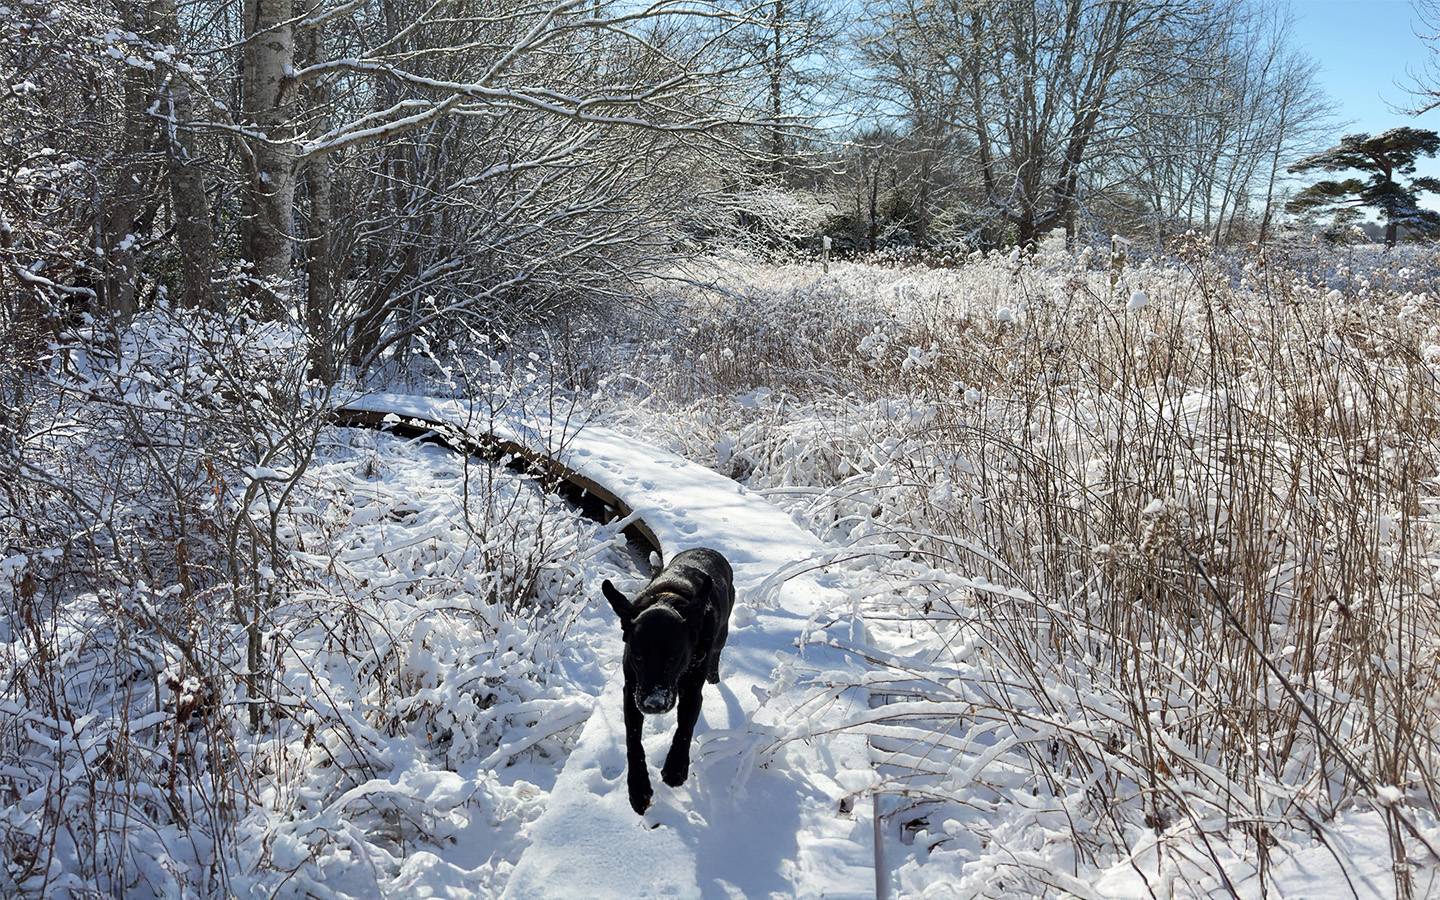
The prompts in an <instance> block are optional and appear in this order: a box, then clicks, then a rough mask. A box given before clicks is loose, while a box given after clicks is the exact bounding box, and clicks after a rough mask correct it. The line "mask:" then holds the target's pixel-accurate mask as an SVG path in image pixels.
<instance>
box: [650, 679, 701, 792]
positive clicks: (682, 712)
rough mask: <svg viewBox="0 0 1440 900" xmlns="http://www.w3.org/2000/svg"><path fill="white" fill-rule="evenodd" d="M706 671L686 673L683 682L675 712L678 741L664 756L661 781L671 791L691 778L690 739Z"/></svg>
mask: <svg viewBox="0 0 1440 900" xmlns="http://www.w3.org/2000/svg"><path fill="white" fill-rule="evenodd" d="M705 673H706V668H705V667H703V666H702V667H699V668H696V669H695V670H694V671H691V672H687V673H685V675H684V677H683V678H681V679H680V706H679V709H678V710H677V711H676V714H675V719H676V725H675V740H674V741H672V742H671V744H670V752H669V753H667V754H665V767H664V768H663V769H661V770H660V778H661V779H662V780H663V781H664V782H665V783H666V784H668V785H670V786H671V787H679V786H680V785H682V784H684V783H685V779H686V778H689V777H690V739H691V738H693V737H694V736H695V723H696V721H698V720H699V718H700V699H701V697H700V689H701V688H702V687H704V686H705Z"/></svg>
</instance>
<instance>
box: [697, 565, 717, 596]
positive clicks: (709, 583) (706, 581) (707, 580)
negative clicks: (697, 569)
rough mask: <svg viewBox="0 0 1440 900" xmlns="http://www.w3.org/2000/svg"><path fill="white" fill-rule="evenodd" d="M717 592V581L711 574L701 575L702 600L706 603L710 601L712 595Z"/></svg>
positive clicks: (704, 573)
mask: <svg viewBox="0 0 1440 900" xmlns="http://www.w3.org/2000/svg"><path fill="white" fill-rule="evenodd" d="M714 590H715V579H713V578H711V577H710V573H709V572H701V573H700V599H701V600H704V601H706V602H709V600H710V594H711V592H712V591H714Z"/></svg>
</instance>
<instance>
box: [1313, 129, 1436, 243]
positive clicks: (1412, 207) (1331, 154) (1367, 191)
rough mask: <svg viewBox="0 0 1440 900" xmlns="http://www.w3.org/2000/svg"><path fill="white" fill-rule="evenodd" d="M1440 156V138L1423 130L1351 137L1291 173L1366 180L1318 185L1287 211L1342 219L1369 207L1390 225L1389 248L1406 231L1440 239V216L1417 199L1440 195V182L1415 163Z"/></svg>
mask: <svg viewBox="0 0 1440 900" xmlns="http://www.w3.org/2000/svg"><path fill="white" fill-rule="evenodd" d="M1437 151H1440V134H1436V133H1435V132H1433V131H1426V130H1423V129H1419V128H1392V129H1390V130H1389V131H1387V132H1385V133H1383V134H1379V135H1376V136H1375V137H1371V136H1370V135H1368V134H1347V135H1346V136H1344V137H1342V138H1341V139H1340V143H1339V145H1338V146H1335V147H1331V148H1330V149H1328V150H1322V151H1321V152H1319V153H1316V154H1314V155H1313V156H1307V157H1306V158H1304V159H1302V160H1300V161H1299V162H1297V163H1295V164H1294V165H1292V166H1291V167H1290V171H1291V172H1295V173H1301V172H1314V171H1321V172H1345V171H1351V170H1353V171H1358V172H1363V173H1365V175H1366V176H1367V177H1364V178H1345V179H1342V180H1330V179H1327V180H1325V181H1317V182H1316V183H1315V184H1312V185H1310V186H1309V187H1307V188H1305V189H1304V190H1303V191H1301V192H1300V193H1299V194H1297V195H1295V198H1294V199H1292V200H1291V201H1290V203H1289V204H1288V205H1287V209H1289V210H1290V211H1291V212H1296V213H1306V212H1321V211H1326V210H1333V211H1335V212H1336V213H1337V214H1341V213H1344V212H1347V211H1349V210H1353V209H1356V208H1358V207H1364V206H1368V207H1371V208H1373V209H1375V210H1376V211H1377V212H1378V213H1379V214H1380V218H1381V219H1382V220H1383V221H1384V222H1385V246H1387V247H1393V246H1395V240H1396V237H1397V236H1398V234H1399V229H1400V226H1401V225H1404V226H1405V227H1406V228H1410V229H1413V230H1415V231H1418V232H1421V233H1422V234H1434V233H1440V214H1436V213H1435V212H1433V211H1431V210H1428V209H1422V208H1421V207H1420V202H1419V200H1418V199H1417V198H1416V196H1415V195H1416V194H1417V193H1418V192H1420V191H1435V192H1440V179H1435V178H1429V177H1424V176H1422V177H1419V178H1410V177H1409V176H1412V175H1414V174H1415V160H1416V159H1418V158H1420V157H1421V156H1434V155H1435V153H1436V152H1437ZM1402 179H1405V180H1402Z"/></svg>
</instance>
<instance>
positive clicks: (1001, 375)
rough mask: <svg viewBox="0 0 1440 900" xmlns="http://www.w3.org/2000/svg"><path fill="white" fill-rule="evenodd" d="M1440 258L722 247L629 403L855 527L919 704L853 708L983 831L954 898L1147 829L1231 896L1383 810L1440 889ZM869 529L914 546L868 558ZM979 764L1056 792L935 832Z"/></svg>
mask: <svg viewBox="0 0 1440 900" xmlns="http://www.w3.org/2000/svg"><path fill="white" fill-rule="evenodd" d="M1422 262H1424V261H1422ZM1428 262H1433V261H1428ZM1433 271H1434V270H1433V268H1432V267H1431V266H1430V265H1428V264H1423V265H1416V266H1415V267H1413V268H1403V267H1402V265H1401V262H1400V261H1397V260H1393V259H1387V260H1382V261H1380V262H1379V263H1376V264H1374V265H1366V266H1363V267H1357V269H1355V270H1351V269H1347V268H1343V267H1342V268H1339V269H1336V270H1334V271H1330V272H1319V271H1313V272H1312V271H1307V268H1306V267H1304V266H1301V265H1299V264H1298V263H1296V264H1292V263H1288V262H1286V261H1284V260H1277V259H1275V258H1272V257H1269V256H1267V255H1266V254H1263V253H1262V254H1256V255H1253V256H1251V257H1249V258H1247V259H1244V260H1241V261H1239V262H1237V261H1236V260H1234V259H1233V258H1228V257H1217V256H1216V255H1214V254H1212V252H1211V251H1210V249H1209V248H1208V247H1207V246H1206V245H1205V244H1204V243H1203V242H1200V241H1196V240H1188V241H1187V242H1185V243H1183V244H1182V245H1180V246H1178V247H1177V248H1176V254H1175V256H1174V257H1172V258H1170V259H1169V260H1167V261H1165V262H1163V263H1153V264H1152V263H1143V264H1136V263H1134V262H1129V261H1126V260H1125V259H1123V258H1118V257H1117V258H1112V259H1107V258H1105V256H1104V254H1099V255H1096V254H1094V253H1091V252H1086V253H1084V254H1082V255H1081V256H1079V257H1074V258H1072V257H1069V256H1065V255H1042V256H1041V257H1039V258H1024V257H1021V256H1019V255H1018V254H1011V255H1008V256H998V255H997V256H991V257H989V258H987V259H978V258H977V259H972V260H971V261H970V262H969V263H968V264H966V265H964V266H962V267H961V268H959V269H957V270H954V271H938V270H922V269H901V270H882V269H876V268H872V267H865V266H843V265H842V266H837V267H835V268H834V271H833V273H832V274H831V275H829V276H822V275H821V274H820V273H819V272H818V270H817V269H815V268H813V267H804V268H802V267H793V268H790V269H788V270H784V271H781V272H775V271H773V270H771V271H765V272H755V271H749V270H747V269H746V268H745V267H744V266H731V267H728V268H727V269H726V270H725V271H724V272H723V273H722V274H721V275H720V276H719V279H720V281H721V282H722V283H724V284H726V285H727V286H728V288H729V290H728V291H727V293H726V294H725V295H724V296H721V297H719V298H718V299H717V298H716V295H715V294H713V293H709V292H697V293H696V294H694V295H691V296H689V297H688V298H686V299H685V300H683V301H677V306H676V309H675V310H672V311H670V312H671V317H672V319H673V318H678V319H679V321H681V322H682V323H684V324H683V325H682V327H681V328H680V330H679V334H680V338H679V339H678V340H671V339H669V337H668V336H669V335H670V334H672V330H671V329H672V328H673V326H672V325H671V324H669V323H666V324H664V325H661V326H658V327H657V328H656V330H655V331H654V332H653V333H649V334H641V335H640V336H639V340H638V341H637V347H636V350H637V351H638V355H637V356H635V357H634V358H635V360H636V361H635V362H633V363H631V364H630V369H629V371H631V372H633V373H634V374H635V375H636V376H643V377H644V378H646V379H647V380H646V383H645V388H644V389H643V390H641V391H640V392H639V393H641V394H645V395H647V396H646V399H645V400H644V402H643V403H641V404H638V405H636V404H628V405H617V406H616V408H615V409H614V410H612V414H613V415H626V414H628V415H631V416H633V417H635V418H636V419H637V422H636V425H637V427H641V428H645V429H647V430H649V431H652V432H654V431H656V430H657V429H660V430H666V429H668V430H669V433H670V441H671V443H673V444H674V445H675V446H677V447H680V448H682V449H684V450H685V451H686V452H687V453H689V454H690V455H692V456H694V457H696V458H699V459H702V460H705V461H708V462H710V463H711V464H714V465H718V466H720V467H721V468H722V469H725V470H727V471H729V472H731V473H732V474H734V475H735V476H736V477H739V478H741V479H743V480H745V481H746V482H747V483H748V484H750V485H752V486H755V487H760V488H768V489H771V496H772V497H774V498H775V499H776V500H777V501H780V502H783V503H787V504H788V505H790V506H791V507H792V508H793V509H794V510H795V511H796V513H797V515H800V516H802V517H803V518H804V519H806V520H807V521H808V522H810V523H811V526H812V527H813V528H814V529H816V530H817V531H818V532H820V533H821V534H823V535H825V536H826V537H829V538H833V539H838V540H840V541H843V542H848V543H850V544H851V545H853V546H855V547H856V548H857V557H858V558H859V560H860V561H859V562H857V563H852V565H853V566H855V567H856V571H855V572H852V573H851V575H852V577H853V578H855V579H856V581H855V584H856V585H858V586H857V587H856V589H855V590H856V592H857V594H859V595H861V596H862V597H863V599H864V601H865V602H866V603H867V608H868V609H869V612H870V618H871V623H872V627H873V628H875V629H877V630H878V631H880V632H889V633H890V634H891V637H892V638H894V641H892V644H893V643H895V642H898V644H901V645H904V646H907V647H908V648H909V649H910V650H911V651H912V652H910V653H909V654H908V655H904V656H903V657H902V656H893V655H892V656H885V657H883V658H878V657H877V658H876V659H875V660H874V662H875V666H876V668H875V671H874V672H872V674H871V675H870V676H869V681H870V685H871V688H872V690H873V691H875V692H876V693H877V694H885V695H887V696H888V697H889V699H891V700H899V701H906V702H902V703H900V704H899V705H895V706H892V707H890V709H891V710H893V712H890V713H887V714H883V715H880V716H877V717H874V720H873V721H867V722H863V723H858V725H857V727H864V728H867V729H869V730H870V731H872V733H874V734H876V735H877V736H878V737H877V739H878V738H883V737H884V736H885V734H886V733H887V728H888V729H889V732H888V734H889V739H888V743H887V742H886V741H884V740H881V741H880V746H883V747H886V748H888V750H889V752H888V755H887V754H886V753H882V754H881V760H882V762H885V761H887V760H888V761H890V762H894V763H897V764H896V765H891V766H889V767H888V768H887V769H886V771H889V772H891V773H892V774H894V773H898V774H894V777H893V779H892V780H891V781H890V782H889V783H887V785H886V786H885V787H884V788H883V790H885V791H890V792H893V793H894V794H896V795H903V796H904V798H905V800H904V802H903V803H900V804H899V805H900V806H901V807H902V808H908V809H910V810H911V812H912V813H913V815H912V816H911V819H913V820H914V822H915V823H917V824H915V825H914V827H916V828H928V829H929V831H930V832H932V833H933V834H934V835H936V836H934V837H932V838H931V839H930V841H929V843H930V844H932V845H935V846H942V845H948V846H950V847H960V848H961V849H962V850H964V852H966V853H969V854H970V855H971V857H973V858H980V857H986V856H988V857H989V858H990V860H991V862H992V863H993V865H992V866H978V867H977V866H972V867H971V868H969V869H967V871H970V872H971V873H972V874H971V877H970V878H969V879H968V880H967V881H966V882H965V884H963V885H960V886H959V888H957V889H959V890H961V892H962V893H964V892H965V891H966V890H969V889H975V890H978V891H986V890H992V891H993V890H998V891H1000V892H1002V893H1003V892H1004V889H1005V888H1004V885H1007V884H1008V885H1010V886H1011V887H1012V888H1013V887H1014V886H1015V885H1016V884H1017V882H1016V881H1015V880H1014V879H1015V878H1017V877H1018V878H1020V879H1021V881H1020V882H1019V883H1020V884H1028V885H1030V886H1031V887H1032V888H1034V889H1044V888H1045V887H1046V886H1049V887H1052V888H1053V887H1060V888H1063V889H1066V890H1076V891H1080V892H1082V893H1083V892H1084V883H1083V882H1081V881H1075V880H1073V879H1071V878H1070V877H1069V876H1073V875H1077V874H1083V873H1084V872H1086V871H1087V870H1088V871H1090V872H1092V873H1093V872H1094V871H1095V869H1094V867H1096V866H1100V867H1105V866H1108V865H1114V864H1115V863H1116V862H1117V861H1120V860H1123V859H1124V858H1125V857H1124V854H1126V853H1131V854H1134V856H1135V857H1136V858H1139V857H1141V856H1143V855H1144V854H1143V853H1142V851H1143V850H1145V848H1146V847H1150V851H1151V861H1150V864H1149V870H1148V872H1149V877H1150V879H1151V880H1152V882H1153V881H1154V880H1155V878H1156V875H1157V874H1158V875H1159V876H1160V882H1162V883H1159V884H1153V885H1152V887H1154V889H1156V890H1162V889H1163V888H1164V887H1166V884H1165V883H1163V882H1167V881H1168V886H1169V887H1170V888H1172V889H1173V888H1174V887H1175V884H1176V882H1177V880H1178V883H1179V884H1181V885H1188V886H1189V888H1190V889H1201V888H1204V889H1212V890H1220V891H1222V892H1229V891H1231V890H1238V889H1239V888H1240V887H1241V886H1242V885H1239V884H1238V882H1237V881H1232V878H1234V873H1235V872H1236V871H1242V872H1246V873H1248V877H1251V878H1253V877H1254V876H1257V875H1258V877H1259V878H1260V879H1262V881H1261V883H1262V884H1263V879H1264V878H1265V875H1266V867H1267V865H1268V864H1269V862H1270V861H1271V859H1272V857H1274V858H1279V857H1278V856H1277V854H1279V855H1283V853H1284V852H1285V848H1286V847H1288V846H1290V839H1291V837H1293V836H1297V835H1302V834H1305V833H1306V832H1309V831H1311V830H1314V833H1315V837H1317V838H1319V839H1321V840H1323V839H1324V833H1323V825H1324V823H1327V822H1330V821H1332V820H1333V819H1334V818H1335V817H1336V815H1337V814H1338V813H1340V812H1342V811H1345V810H1351V809H1355V808H1358V809H1367V808H1373V809H1374V810H1375V811H1377V813H1378V814H1379V815H1381V816H1383V818H1384V823H1385V828H1386V829H1387V830H1388V834H1389V844H1390V851H1391V854H1392V857H1393V862H1394V879H1395V885H1396V889H1397V891H1398V892H1399V893H1400V894H1401V895H1402V896H1405V895H1411V894H1415V893H1421V894H1423V893H1424V892H1425V890H1426V889H1427V888H1426V887H1425V883H1424V882H1422V883H1420V884H1418V885H1417V883H1416V882H1415V881H1414V880H1413V879H1412V878H1411V872H1412V865H1411V863H1414V862H1427V861H1428V862H1429V863H1431V864H1433V863H1434V862H1435V860H1436V858H1437V857H1436V855H1435V845H1436V844H1437V839H1436V832H1435V830H1434V821H1435V820H1434V816H1433V812H1434V810H1435V802H1436V799H1437V787H1440V784H1437V770H1436V763H1437V759H1440V757H1437V751H1440V744H1437V741H1440V727H1437V721H1440V716H1437V713H1440V667H1437V665H1436V660H1437V658H1440V597H1437V591H1436V587H1437V585H1436V576H1435V559H1436V556H1437V550H1440V547H1437V537H1440V535H1437V518H1436V513H1437V503H1440V496H1437V493H1440V492H1437V482H1436V476H1437V472H1440V381H1437V377H1440V307H1437V303H1436V297H1437V293H1436V287H1437V285H1436V284H1435V282H1434V280H1433V275H1432V274H1431V273H1433ZM685 325H688V328H687V327H684V326H685ZM653 347H658V348H659V349H647V348H653ZM615 365H621V363H619V362H616V363H615ZM617 384H619V382H617ZM737 400H738V402H737ZM661 412H663V415H661V414H657V413H661ZM879 545H886V546H890V547H895V546H897V545H898V547H899V548H901V549H900V550H899V551H898V552H897V551H889V552H888V553H887V555H888V556H890V557H891V559H890V560H888V561H880V560H878V559H877V558H876V557H874V556H865V555H864V553H863V551H864V548H865V547H866V546H879ZM939 703H944V704H947V705H946V706H944V707H941V706H938V705H937V704H939ZM961 710H963V712H961ZM917 723H923V724H924V731H925V733H926V734H927V735H928V737H926V738H917V737H915V733H914V730H913V729H914V727H915V726H916V725H917ZM897 735H898V736H899V738H901V739H897V737H896V736H897ZM897 741H898V742H897ZM977 785H980V786H983V787H988V788H990V789H991V790H993V799H994V800H995V802H996V804H997V805H1004V804H1011V803H1013V802H1014V801H1013V796H1012V795H1011V794H1010V793H1009V791H1010V790H1011V789H1013V788H1022V789H1024V790H1026V791H1032V790H1033V791H1038V792H1039V793H1040V794H1041V795H1042V796H1043V797H1044V798H1052V799H1048V800H1037V801H1035V804H1036V806H1037V808H1039V807H1043V808H1044V809H1045V810H1048V812H1049V813H1050V814H1051V815H1050V817H1049V819H1048V820H1047V819H1046V818H1045V817H1043V816H1041V817H1040V818H1038V819H1035V820H1034V821H1032V823H1031V824H1032V827H1030V828H1029V829H1028V831H1027V830H1026V829H1023V828H1022V829H1015V830H1013V831H1010V832H1005V833H1003V834H1002V833H1001V831H1000V830H999V829H993V828H991V830H989V831H986V830H985V829H986V828H990V826H985V827H984V828H982V829H981V831H982V832H985V833H983V834H982V835H979V836H977V835H975V834H971V835H970V836H969V837H965V836H962V835H959V834H957V833H954V832H956V829H955V828H954V827H952V828H951V829H949V830H950V832H951V833H949V834H947V833H946V832H945V831H944V830H942V829H941V827H940V826H941V822H942V821H944V819H945V818H946V816H947V813H946V811H945V810H947V809H949V810H952V811H953V810H954V809H955V808H956V807H954V806H953V804H952V805H950V806H947V805H946V801H957V800H964V801H966V802H968V803H971V804H972V805H973V802H974V799H975V790H976V786H977ZM982 793H983V790H982ZM892 808H893V805H892ZM1035 815H1037V816H1038V815H1039V813H1035ZM961 818H962V819H963V817H961ZM1046 821H1048V822H1049V823H1050V825H1052V826H1053V825H1055V824H1056V823H1057V822H1058V827H1059V828H1060V829H1061V830H1062V831H1068V832H1069V838H1068V839H1067V842H1068V843H1069V845H1070V846H1069V848H1068V849H1067V850H1066V851H1065V852H1064V853H1061V854H1060V855H1059V856H1058V857H1057V856H1056V851H1055V848H1054V847H1048V848H1047V847H1041V846H1038V845H1035V846H1032V844H1033V843H1035V842H1036V841H1037V840H1040V841H1041V842H1048V843H1051V844H1053V843H1054V839H1053V838H1052V837H1045V835H1046V833H1047V830H1046V828H1042V827H1038V826H1037V825H1036V824H1035V822H1040V823H1042V824H1043V823H1045V822H1046ZM960 830H962V831H963V828H962V829H960ZM1037 834H1038V835H1040V836H1041V838H1040V839H1037V837H1036V835H1037ZM1306 840H1307V841H1308V838H1307V839H1306ZM1154 844H1158V845H1159V847H1158V848H1156V847H1154V846H1153V845H1154ZM997 845H998V846H997ZM1032 851H1034V852H1032ZM1041 851H1043V852H1041ZM1156 854H1158V855H1159V862H1158V863H1157V862H1156V860H1155V855H1156ZM1057 860H1058V863H1057ZM1237 860H1244V861H1245V862H1243V863H1239V864H1238V865H1239V868H1238V869H1237ZM1067 872H1068V875H1067ZM1136 872H1137V873H1138V872H1140V868H1137V869H1136ZM1227 873H1228V874H1227ZM1251 886H1252V887H1253V884H1252V885H1251Z"/></svg>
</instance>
